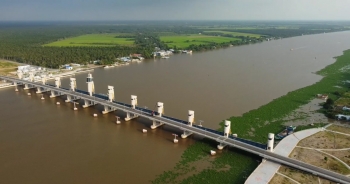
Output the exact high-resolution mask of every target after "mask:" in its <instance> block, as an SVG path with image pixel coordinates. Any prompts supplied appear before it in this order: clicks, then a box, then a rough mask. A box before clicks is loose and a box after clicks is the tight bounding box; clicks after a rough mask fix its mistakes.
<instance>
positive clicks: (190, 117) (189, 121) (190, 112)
mask: <svg viewBox="0 0 350 184" xmlns="http://www.w3.org/2000/svg"><path fill="white" fill-rule="evenodd" d="M193 121H194V111H192V110H189V111H188V124H189V125H190V126H192V123H193Z"/></svg>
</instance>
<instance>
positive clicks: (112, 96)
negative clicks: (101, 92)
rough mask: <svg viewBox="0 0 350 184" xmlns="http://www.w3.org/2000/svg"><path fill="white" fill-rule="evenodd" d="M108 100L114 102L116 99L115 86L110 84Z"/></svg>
mask: <svg viewBox="0 0 350 184" xmlns="http://www.w3.org/2000/svg"><path fill="white" fill-rule="evenodd" d="M107 95H108V100H109V101H110V102H112V101H113V100H114V87H113V86H108V93H107Z"/></svg>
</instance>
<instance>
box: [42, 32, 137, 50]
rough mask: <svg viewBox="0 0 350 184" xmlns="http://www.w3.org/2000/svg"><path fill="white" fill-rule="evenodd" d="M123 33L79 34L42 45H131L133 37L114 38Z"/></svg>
mask: <svg viewBox="0 0 350 184" xmlns="http://www.w3.org/2000/svg"><path fill="white" fill-rule="evenodd" d="M120 35H123V34H119V33H116V34H87V35H81V36H77V37H73V38H67V39H64V40H59V41H56V42H52V43H49V44H45V45H44V46H50V47H75V46H85V47H101V46H102V47H108V46H115V45H127V46H131V45H133V44H134V39H133V38H115V36H120Z"/></svg>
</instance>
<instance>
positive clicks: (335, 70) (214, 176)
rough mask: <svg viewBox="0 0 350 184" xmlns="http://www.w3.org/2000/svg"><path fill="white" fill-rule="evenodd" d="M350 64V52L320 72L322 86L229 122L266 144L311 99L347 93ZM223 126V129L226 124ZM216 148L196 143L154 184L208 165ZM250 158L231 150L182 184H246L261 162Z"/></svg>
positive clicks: (237, 130) (318, 84)
mask: <svg viewBox="0 0 350 184" xmlns="http://www.w3.org/2000/svg"><path fill="white" fill-rule="evenodd" d="M349 60H350V50H347V51H344V52H343V55H342V56H339V57H336V62H335V63H333V64H331V65H329V66H327V67H325V68H324V69H322V70H320V71H319V72H317V74H318V75H321V76H323V78H322V79H321V80H320V81H319V82H316V83H315V84H313V85H311V86H307V87H304V88H301V89H298V90H295V91H292V92H289V93H288V94H286V95H284V96H282V97H279V98H277V99H275V100H273V101H272V102H270V103H268V104H266V105H263V106H261V107H260V108H258V109H255V110H251V111H249V112H247V113H245V114H243V115H242V116H240V117H231V118H229V119H230V120H231V122H232V125H231V129H232V133H237V134H238V136H239V137H242V138H246V139H251V140H254V141H258V142H261V143H265V142H266V140H267V135H268V133H278V132H280V131H281V130H282V129H283V128H284V123H286V122H287V121H289V120H286V119H285V118H287V116H288V115H290V114H292V113H293V111H295V110H296V109H298V108H299V107H300V106H302V105H305V104H308V103H309V102H310V101H311V99H314V98H315V95H316V94H328V95H329V97H330V98H332V99H335V98H336V95H334V94H333V93H334V92H335V91H340V92H343V91H346V90H347V88H348V84H347V83H343V82H342V81H345V80H347V79H348V78H350V74H348V73H347V72H348V70H346V68H350V67H348V66H350V64H349V63H348V61H349ZM308 123H318V122H306V124H308ZM220 124H221V126H222V122H221V123H220ZM220 129H221V130H222V129H223V128H222V127H221V128H220ZM214 147H215V143H212V144H207V143H205V142H201V141H200V142H198V143H195V144H194V145H192V146H190V148H188V150H187V151H185V152H184V154H183V155H182V160H181V161H180V162H179V163H178V165H177V166H176V167H175V168H174V169H172V170H171V171H167V172H164V173H163V174H161V175H159V176H158V178H157V179H156V180H154V181H153V183H162V182H164V181H166V182H170V181H176V179H177V178H179V176H181V173H183V171H182V170H183V168H191V164H193V163H194V162H200V160H202V161H203V162H204V161H205V160H207V159H208V158H209V157H211V156H209V154H208V152H209V150H211V149H215V148H214ZM247 155H249V154H247V153H245V152H244V153H243V152H241V151H239V150H236V149H234V148H227V149H225V150H224V151H222V152H218V154H217V155H216V156H215V157H216V159H214V161H212V165H211V166H210V167H207V168H206V169H204V170H203V171H198V172H197V173H195V174H193V175H192V176H189V177H187V178H185V179H183V180H182V183H196V182H199V181H205V183H243V182H244V181H245V179H246V178H247V175H248V176H249V174H250V173H251V172H252V171H253V170H254V169H255V168H256V167H257V166H258V165H259V163H260V158H258V157H256V156H252V155H251V157H250V156H247ZM218 160H220V161H218ZM257 160H258V161H257ZM216 162H220V163H221V164H222V165H220V166H229V167H228V168H229V169H226V170H221V169H220V167H215V166H216V164H215V163H216ZM238 162H239V163H238ZM192 167H194V166H192ZM193 170H195V169H193ZM170 183H178V182H170ZM202 183H203V182H202Z"/></svg>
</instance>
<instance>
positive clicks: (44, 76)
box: [41, 75, 46, 85]
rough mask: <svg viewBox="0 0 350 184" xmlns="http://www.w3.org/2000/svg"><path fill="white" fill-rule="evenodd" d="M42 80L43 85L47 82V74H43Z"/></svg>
mask: <svg viewBox="0 0 350 184" xmlns="http://www.w3.org/2000/svg"><path fill="white" fill-rule="evenodd" d="M41 82H42V83H43V85H45V84H46V75H42V76H41Z"/></svg>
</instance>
